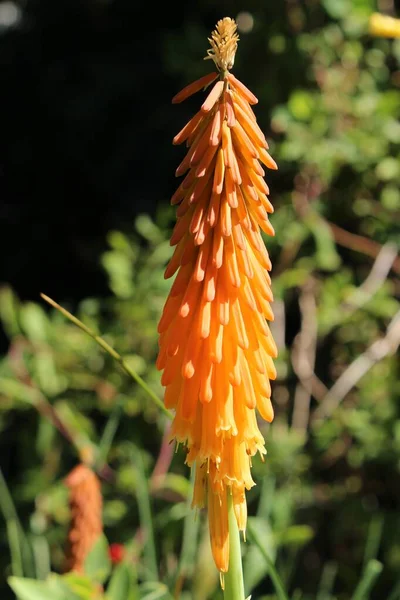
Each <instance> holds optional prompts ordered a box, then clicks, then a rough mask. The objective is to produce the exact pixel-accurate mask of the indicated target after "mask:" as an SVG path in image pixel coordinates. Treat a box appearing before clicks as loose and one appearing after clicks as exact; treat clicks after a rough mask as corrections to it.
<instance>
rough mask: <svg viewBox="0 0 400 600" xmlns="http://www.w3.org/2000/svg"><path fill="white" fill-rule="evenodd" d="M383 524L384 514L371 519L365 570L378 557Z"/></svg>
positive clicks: (365, 553)
mask: <svg viewBox="0 0 400 600" xmlns="http://www.w3.org/2000/svg"><path fill="white" fill-rule="evenodd" d="M383 523H384V516H383V514H378V515H377V516H376V517H373V518H372V519H371V522H370V524H369V527H368V536H367V542H366V544H365V552H364V565H363V566H364V569H366V567H367V565H368V563H369V562H370V561H371V560H372V559H374V558H376V557H377V555H378V550H379V545H380V543H381V539H382V532H383Z"/></svg>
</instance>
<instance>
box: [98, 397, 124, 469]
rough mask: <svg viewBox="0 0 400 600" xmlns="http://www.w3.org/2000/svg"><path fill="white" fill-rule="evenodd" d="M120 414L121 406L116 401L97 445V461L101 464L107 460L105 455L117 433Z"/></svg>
mask: <svg viewBox="0 0 400 600" xmlns="http://www.w3.org/2000/svg"><path fill="white" fill-rule="evenodd" d="M121 416H122V406H121V404H119V403H116V404H115V405H114V407H113V409H112V411H111V414H110V416H109V418H108V421H107V423H106V426H105V427H104V431H103V435H102V436H101V440H100V442H99V445H98V456H97V462H98V465H99V466H102V465H103V464H104V463H106V462H107V456H108V453H109V451H110V448H111V446H112V443H113V440H114V437H115V434H116V433H117V429H118V425H119V422H120V420H121Z"/></svg>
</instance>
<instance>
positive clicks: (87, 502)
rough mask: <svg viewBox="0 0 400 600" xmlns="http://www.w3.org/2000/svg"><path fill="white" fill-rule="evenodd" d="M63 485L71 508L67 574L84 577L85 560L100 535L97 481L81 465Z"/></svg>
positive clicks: (100, 504) (99, 499)
mask: <svg viewBox="0 0 400 600" xmlns="http://www.w3.org/2000/svg"><path fill="white" fill-rule="evenodd" d="M65 484H66V486H67V487H68V488H69V491H70V498H69V504H70V507H71V525H70V529H69V534H68V542H69V548H68V564H67V571H76V572H78V573H83V569H84V562H85V559H86V557H87V555H88V554H89V552H90V550H91V549H92V547H93V545H94V544H95V542H96V541H97V539H98V538H99V536H100V535H101V533H102V531H103V521H102V503H103V502H102V495H101V488H100V481H99V479H98V477H97V475H96V474H95V473H94V472H93V471H92V470H91V469H90V468H89V467H87V466H86V465H84V464H80V465H78V466H77V467H75V468H74V469H73V470H72V471H71V472H70V473H69V475H68V476H67V477H66V479H65Z"/></svg>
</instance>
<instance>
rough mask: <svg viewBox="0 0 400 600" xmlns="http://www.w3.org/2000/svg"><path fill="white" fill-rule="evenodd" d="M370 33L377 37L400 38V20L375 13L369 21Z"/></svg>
mask: <svg viewBox="0 0 400 600" xmlns="http://www.w3.org/2000/svg"><path fill="white" fill-rule="evenodd" d="M368 30H369V33H370V34H371V35H375V36H376V37H390V38H398V37H400V19H395V18H394V17H389V16H387V15H381V14H380V13H373V14H372V15H371V16H370V19H369V28H368Z"/></svg>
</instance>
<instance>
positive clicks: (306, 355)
mask: <svg viewBox="0 0 400 600" xmlns="http://www.w3.org/2000/svg"><path fill="white" fill-rule="evenodd" d="M299 306H300V314H301V328H300V332H299V333H298V334H297V336H296V338H295V340H294V343H293V350H292V354H291V358H292V365H293V369H294V371H295V373H296V375H297V376H298V378H299V383H298V384H297V386H296V391H295V395H294V406H293V415H292V427H293V429H298V430H300V431H303V432H305V431H306V430H307V427H308V420H309V415H310V402H311V395H312V384H311V379H312V377H313V376H314V367H315V357H316V348H317V334H318V331H317V305H316V301H315V281H314V279H313V278H312V277H310V278H309V279H308V280H307V281H306V283H305V284H304V286H303V287H302V290H301V293H300V298H299Z"/></svg>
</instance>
